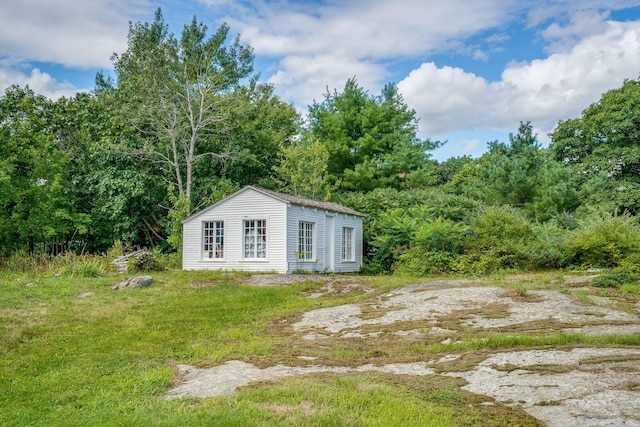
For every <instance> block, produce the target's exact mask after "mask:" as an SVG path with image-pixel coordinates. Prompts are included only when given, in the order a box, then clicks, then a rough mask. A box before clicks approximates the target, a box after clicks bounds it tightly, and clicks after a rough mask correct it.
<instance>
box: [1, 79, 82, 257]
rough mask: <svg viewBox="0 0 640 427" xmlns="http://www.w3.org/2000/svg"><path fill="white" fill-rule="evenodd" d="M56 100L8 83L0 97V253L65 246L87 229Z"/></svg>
mask: <svg viewBox="0 0 640 427" xmlns="http://www.w3.org/2000/svg"><path fill="white" fill-rule="evenodd" d="M58 107H59V105H57V104H56V103H54V102H52V101H50V100H48V99H46V98H45V97H43V96H41V95H37V94H35V93H34V92H33V91H32V90H31V89H29V88H24V89H23V88H20V87H18V86H13V87H11V88H9V89H7V91H6V92H5V95H4V96H3V97H2V98H0V141H1V142H0V253H1V252H8V251H11V250H15V249H20V248H27V247H28V249H29V251H30V252H34V251H35V250H38V251H42V252H54V253H55V252H57V251H59V250H65V249H66V248H68V246H69V245H70V244H71V242H72V241H74V240H80V239H81V238H82V237H83V236H84V235H85V234H86V233H87V225H88V223H89V222H90V220H89V217H88V215H86V214H84V213H82V212H79V211H78V210H77V207H76V205H75V200H74V198H73V194H71V191H70V190H71V185H70V182H69V176H70V170H71V161H70V155H69V153H68V151H67V150H66V149H65V147H64V146H63V145H62V144H61V136H60V134H59V132H58V131H59V129H60V128H59V123H60V122H61V121H63V118H62V117H61V115H60V114H59V113H60V110H59V108H58Z"/></svg>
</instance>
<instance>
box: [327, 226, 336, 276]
mask: <svg viewBox="0 0 640 427" xmlns="http://www.w3.org/2000/svg"><path fill="white" fill-rule="evenodd" d="M335 235H336V229H335V218H334V217H333V215H327V216H326V217H325V221H324V267H325V270H329V271H334V269H335V259H336V254H335V248H336V237H335Z"/></svg>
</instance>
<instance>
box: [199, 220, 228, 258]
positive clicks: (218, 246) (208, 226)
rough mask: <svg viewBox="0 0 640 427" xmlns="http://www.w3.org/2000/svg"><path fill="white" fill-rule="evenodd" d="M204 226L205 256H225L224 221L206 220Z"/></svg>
mask: <svg viewBox="0 0 640 427" xmlns="http://www.w3.org/2000/svg"><path fill="white" fill-rule="evenodd" d="M203 226H204V242H203V249H204V256H205V257H206V258H214V259H222V258H224V221H206V222H204V223H203Z"/></svg>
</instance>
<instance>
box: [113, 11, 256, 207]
mask: <svg viewBox="0 0 640 427" xmlns="http://www.w3.org/2000/svg"><path fill="white" fill-rule="evenodd" d="M113 62H114V66H115V71H116V73H117V76H118V79H117V85H118V91H119V93H120V96H121V97H122V101H123V102H122V105H123V107H124V108H123V112H124V113H125V114H126V117H127V118H129V119H131V120H133V122H134V123H135V125H136V126H137V127H138V129H139V130H140V131H141V132H143V133H144V134H145V135H146V138H145V143H144V144H143V146H141V147H136V148H137V151H136V152H137V153H138V154H140V155H141V156H146V157H148V158H150V159H151V160H153V161H155V162H157V163H158V164H159V165H161V167H162V168H163V169H164V170H165V173H166V175H165V176H164V178H165V179H166V180H167V183H168V184H172V185H173V186H174V188H175V189H176V190H177V191H178V193H179V195H180V197H183V198H185V199H186V201H187V202H190V201H191V196H192V193H193V187H194V168H195V166H196V164H198V163H199V162H204V161H206V160H207V159H208V161H209V164H210V166H211V167H212V169H215V168H216V167H221V165H223V164H224V163H225V162H227V161H229V159H231V158H233V156H234V155H235V153H236V152H237V151H238V149H237V147H234V146H232V145H230V144H228V140H227V139H226V138H221V137H220V135H221V134H223V133H224V127H223V124H224V122H225V121H226V120H227V118H228V115H229V113H228V110H229V105H230V104H231V103H232V102H233V99H234V97H235V94H236V88H237V87H238V86H239V85H240V83H241V81H242V80H243V79H247V78H251V76H252V72H253V51H252V49H251V48H250V47H248V46H244V45H242V44H241V43H240V40H239V38H238V37H236V38H235V39H234V40H232V41H230V40H229V27H228V26H227V25H226V24H224V25H222V26H220V27H219V28H218V29H217V30H216V31H215V32H214V33H213V34H212V35H211V36H207V26H206V25H204V24H202V23H199V22H197V20H196V19H195V18H194V19H193V21H192V22H191V23H190V24H188V25H185V26H184V29H183V31H182V35H181V37H180V39H179V40H178V39H176V38H175V37H174V36H173V35H172V34H170V33H169V32H168V27H167V24H166V23H165V22H164V18H163V16H162V12H161V11H160V10H158V11H157V12H156V16H155V21H154V22H153V23H151V24H149V23H136V24H131V25H130V28H129V41H128V49H127V51H126V52H125V53H123V54H122V55H114V57H113Z"/></svg>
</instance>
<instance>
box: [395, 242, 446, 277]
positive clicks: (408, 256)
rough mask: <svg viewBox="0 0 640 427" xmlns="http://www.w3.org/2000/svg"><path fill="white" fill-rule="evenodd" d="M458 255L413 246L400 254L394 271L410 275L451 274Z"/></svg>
mask: <svg viewBox="0 0 640 427" xmlns="http://www.w3.org/2000/svg"><path fill="white" fill-rule="evenodd" d="M456 258H457V256H456V255H455V254H453V253H450V252H441V251H425V250H424V249H420V248H412V249H409V250H407V251H406V252H405V253H403V254H402V255H400V257H399V260H398V262H397V263H396V264H395V267H394V273H398V274H406V275H409V276H433V275H439V274H450V273H452V272H453V270H452V267H453V265H455V261H456Z"/></svg>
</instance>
